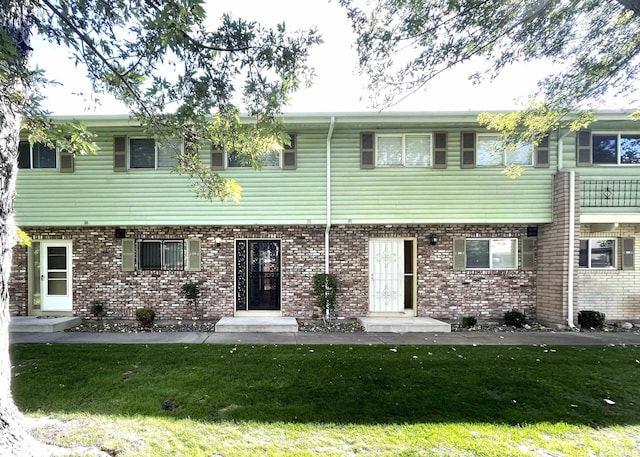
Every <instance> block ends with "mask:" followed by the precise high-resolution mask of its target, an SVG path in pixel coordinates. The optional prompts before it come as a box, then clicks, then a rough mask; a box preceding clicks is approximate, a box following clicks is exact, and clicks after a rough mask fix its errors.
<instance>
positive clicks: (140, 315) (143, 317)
mask: <svg viewBox="0 0 640 457" xmlns="http://www.w3.org/2000/svg"><path fill="white" fill-rule="evenodd" d="M155 318H156V312H155V311H154V310H152V309H151V308H146V307H145V308H138V309H136V320H137V321H138V322H139V323H140V327H142V328H151V327H153V321H154V320H155Z"/></svg>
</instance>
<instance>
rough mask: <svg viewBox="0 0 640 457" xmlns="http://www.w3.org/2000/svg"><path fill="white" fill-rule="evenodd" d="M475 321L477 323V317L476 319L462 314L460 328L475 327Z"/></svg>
mask: <svg viewBox="0 0 640 457" xmlns="http://www.w3.org/2000/svg"><path fill="white" fill-rule="evenodd" d="M477 323H478V319H476V318H475V317H473V316H464V317H463V318H462V328H471V327H475V325H476V324H477Z"/></svg>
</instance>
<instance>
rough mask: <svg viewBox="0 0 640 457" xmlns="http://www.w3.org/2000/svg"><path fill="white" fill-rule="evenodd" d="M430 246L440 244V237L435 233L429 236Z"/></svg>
mask: <svg viewBox="0 0 640 457" xmlns="http://www.w3.org/2000/svg"><path fill="white" fill-rule="evenodd" d="M429 244H430V245H431V246H435V245H436V244H438V235H436V234H435V233H432V234H431V235H430V236H429Z"/></svg>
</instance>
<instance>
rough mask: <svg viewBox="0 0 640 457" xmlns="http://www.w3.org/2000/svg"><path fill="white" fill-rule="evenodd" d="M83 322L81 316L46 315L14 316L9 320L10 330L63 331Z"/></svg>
mask: <svg viewBox="0 0 640 457" xmlns="http://www.w3.org/2000/svg"><path fill="white" fill-rule="evenodd" d="M81 322H82V319H81V318H79V317H71V316H69V317H45V316H42V317H40V316H26V317H12V318H11V321H10V322H9V332H16V333H17V332H40V333H53V332H62V331H64V330H66V329H68V328H73V327H77V326H78V325H80V323H81Z"/></svg>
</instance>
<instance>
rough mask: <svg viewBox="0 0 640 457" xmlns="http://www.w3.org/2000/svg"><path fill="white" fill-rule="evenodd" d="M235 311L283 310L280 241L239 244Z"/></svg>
mask: <svg viewBox="0 0 640 457" xmlns="http://www.w3.org/2000/svg"><path fill="white" fill-rule="evenodd" d="M236 309H238V310H247V311H258V310H259V311H278V310H280V241H279V240H237V241H236Z"/></svg>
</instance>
